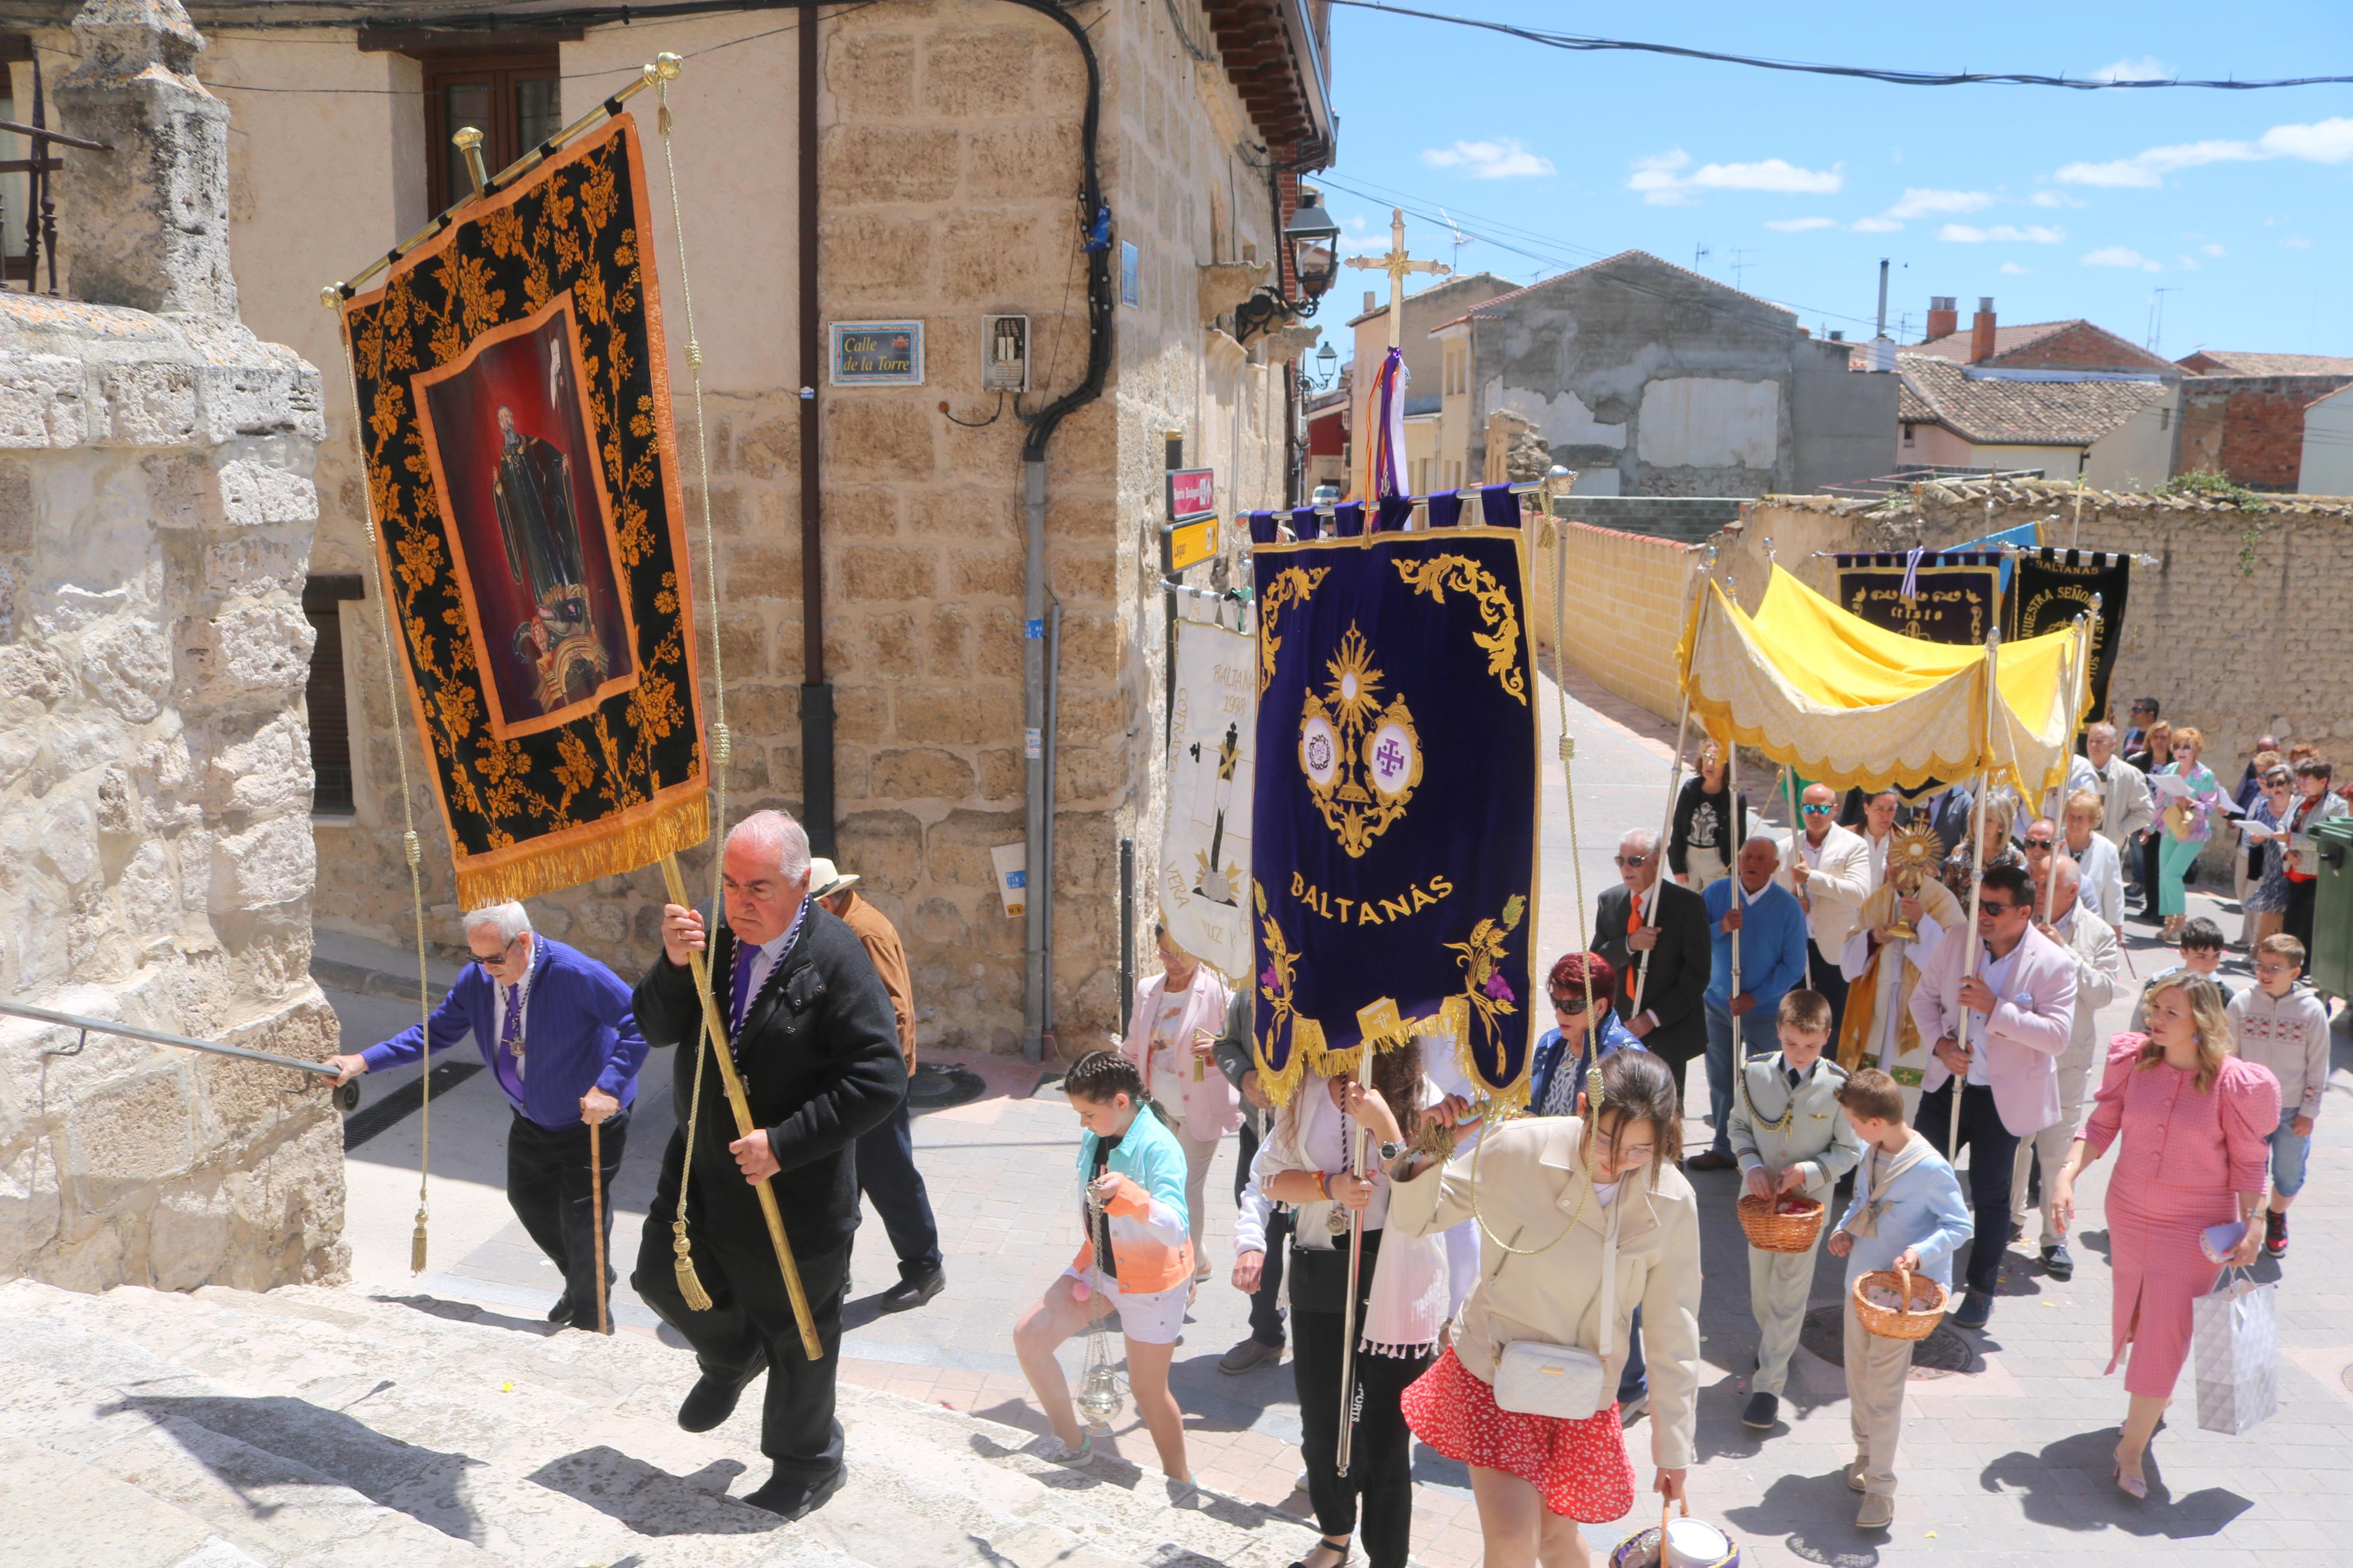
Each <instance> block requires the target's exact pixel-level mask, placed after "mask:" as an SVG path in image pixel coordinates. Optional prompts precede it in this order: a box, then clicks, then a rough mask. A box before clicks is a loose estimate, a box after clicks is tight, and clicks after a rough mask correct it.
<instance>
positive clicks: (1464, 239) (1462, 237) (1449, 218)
mask: <svg viewBox="0 0 2353 1568" xmlns="http://www.w3.org/2000/svg"><path fill="white" fill-rule="evenodd" d="M1438 216H1440V217H1442V218H1444V219H1445V220H1446V226H1447V228H1448V230H1449V231H1451V233H1452V234H1453V236H1454V270H1455V271H1457V272H1460V271H1461V270H1462V247H1464V246H1466V245H1468V244H1470V243H1471V237H1470V236H1469V235H1467V234H1465V233H1463V232H1462V226H1461V224H1459V223H1456V222H1455V221H1454V215H1453V214H1452V213H1451V212H1448V211H1447V210H1446V209H1445V208H1444V207H1440V208H1439V209H1438Z"/></svg>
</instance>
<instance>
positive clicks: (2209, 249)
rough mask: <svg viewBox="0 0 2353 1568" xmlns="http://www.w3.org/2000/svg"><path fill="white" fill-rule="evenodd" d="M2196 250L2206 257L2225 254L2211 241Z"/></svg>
mask: <svg viewBox="0 0 2353 1568" xmlns="http://www.w3.org/2000/svg"><path fill="white" fill-rule="evenodd" d="M2198 248H2199V249H2200V251H2201V252H2203V253H2204V254H2206V255H2208V256H2222V255H2225V254H2227V252H2225V251H2224V250H2223V248H2222V247H2221V246H2219V245H2215V244H2213V243H2212V242H2211V241H2210V242H2208V243H2207V244H2204V245H2201V246H2200V247H2198Z"/></svg>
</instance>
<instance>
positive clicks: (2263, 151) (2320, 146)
mask: <svg viewBox="0 0 2353 1568" xmlns="http://www.w3.org/2000/svg"><path fill="white" fill-rule="evenodd" d="M2272 158H2294V159H2296V160H2298V161H2300V162H2303V163H2353V119H2337V120H2321V121H2314V122H2313V123H2312V124H2310V125H2274V126H2273V127H2272V128H2271V129H2270V130H2269V131H2266V132H2263V134H2262V135H2261V136H2259V137H2257V138H2256V139H2255V140H2254V141H2253V142H2241V141H2234V140H2211V141H2206V142H2177V143H2175V144H2173V145H2171V146H2166V147H2150V148H2147V149H2146V150H2144V151H2142V152H2139V153H2134V154H2133V155H2132V156H2131V157H2129V158H2116V159H2113V160H2111V161H2109V162H2107V163H2069V164H2067V165H2065V166H2064V167H2063V168H2062V169H2061V170H2060V171H2059V173H2058V174H2055V175H2053V176H2052V177H2053V178H2054V179H2056V180H2058V181H2059V182H2060V183H2061V184H2069V185H2105V186H2109V187H2112V188H2122V187H2131V188H2137V189H2143V190H2147V189H2151V188H2153V187H2155V186H2158V185H2161V184H2164V183H2165V176H2166V175H2168V174H2173V173H2176V172H2177V171H2179V170H2182V169H2196V168H2202V167H2204V166H2205V165H2206V164H2209V163H2262V162H2264V161H2266V160H2268V159H2272Z"/></svg>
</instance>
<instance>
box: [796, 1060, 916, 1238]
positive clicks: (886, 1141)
mask: <svg viewBox="0 0 2353 1568" xmlns="http://www.w3.org/2000/svg"><path fill="white" fill-rule="evenodd" d="M858 1189H859V1191H860V1192H862V1193H864V1194H866V1196H867V1199H868V1201H869V1202H871V1203H872V1204H873V1205H874V1212H875V1213H876V1214H878V1215H881V1216H882V1228H883V1229H884V1230H885V1231H886V1232H888V1233H889V1234H890V1237H891V1249H892V1251H893V1252H896V1253H897V1254H898V1255H899V1278H900V1279H923V1277H924V1276H925V1275H927V1274H930V1273H932V1272H933V1271H934V1270H935V1269H936V1268H939V1266H940V1227H939V1224H938V1222H937V1221H935V1220H934V1219H933V1218H932V1199H931V1194H928V1193H926V1192H924V1191H923V1173H922V1172H920V1171H918V1170H916V1169H915V1140H914V1131H913V1128H912V1127H911V1126H910V1124H909V1122H908V1120H907V1101H906V1100H905V1099H903V1098H902V1099H901V1100H900V1101H899V1103H898V1104H897V1105H896V1106H894V1107H892V1111H891V1114H890V1115H889V1116H886V1117H884V1118H883V1119H882V1121H881V1122H880V1123H878V1124H876V1125H875V1126H873V1127H871V1128H869V1129H868V1130H867V1131H864V1132H861V1133H860V1134H859V1135H858ZM786 1234H787V1235H789V1234H790V1233H789V1232H787V1233H786Z"/></svg>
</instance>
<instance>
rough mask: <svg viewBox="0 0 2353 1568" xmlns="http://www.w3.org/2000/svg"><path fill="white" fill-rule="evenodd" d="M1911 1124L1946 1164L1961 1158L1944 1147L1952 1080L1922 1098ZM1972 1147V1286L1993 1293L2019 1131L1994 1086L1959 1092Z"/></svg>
mask: <svg viewBox="0 0 2353 1568" xmlns="http://www.w3.org/2000/svg"><path fill="white" fill-rule="evenodd" d="M1913 1125H1914V1126H1915V1128H1917V1129H1918V1131H1919V1133H1920V1136H1921V1137H1923V1138H1926V1140H1927V1141H1928V1146H1929V1147H1930V1148H1932V1149H1934V1150H1936V1152H1937V1153H1939V1154H1942V1155H1943V1156H1944V1157H1945V1159H1946V1161H1947V1163H1951V1162H1953V1161H1956V1160H1957V1159H1959V1157H1960V1152H1959V1150H1957V1149H1951V1148H1947V1147H1946V1135H1947V1133H1949V1132H1950V1131H1952V1128H1953V1080H1952V1079H1946V1080H1945V1087H1944V1088H1942V1089H1938V1090H1936V1092H1935V1093H1934V1094H1924V1095H1922V1096H1921V1097H1920V1113H1919V1118H1918V1120H1917V1121H1915V1122H1914V1123H1913ZM1960 1141H1961V1142H1962V1143H1963V1144H1966V1145H1967V1146H1968V1151H1969V1208H1970V1209H1971V1211H1972V1217H1973V1218H1974V1220H1975V1223H1976V1225H1977V1236H1976V1237H1975V1238H1974V1239H1972V1240H1971V1241H1970V1242H1969V1265H1968V1275H1967V1279H1968V1288H1969V1289H1972V1290H1982V1291H1984V1292H1985V1293H1986V1294H1987V1295H1989V1296H1990V1295H1992V1294H1993V1293H1994V1287H1996V1286H1997V1285H2000V1283H2001V1255H2002V1254H2003V1253H2004V1252H2006V1251H2008V1250H2009V1249H2010V1164H2011V1163H2012V1161H2013V1160H2014V1159H2015V1158H2016V1156H2017V1153H2018V1134H2017V1133H2015V1132H2012V1131H2010V1129H2009V1128H2007V1127H2005V1126H2003V1125H2002V1124H2001V1112H2000V1110H1999V1109H1997V1108H1996V1107H1995V1105H1994V1102H1993V1090H1992V1089H1989V1088H1987V1087H1986V1086H1985V1085H1984V1084H1981V1083H1973V1084H1970V1085H1969V1086H1968V1089H1967V1090H1966V1091H1965V1092H1964V1093H1963V1094H1962V1095H1961V1138H1960Z"/></svg>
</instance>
